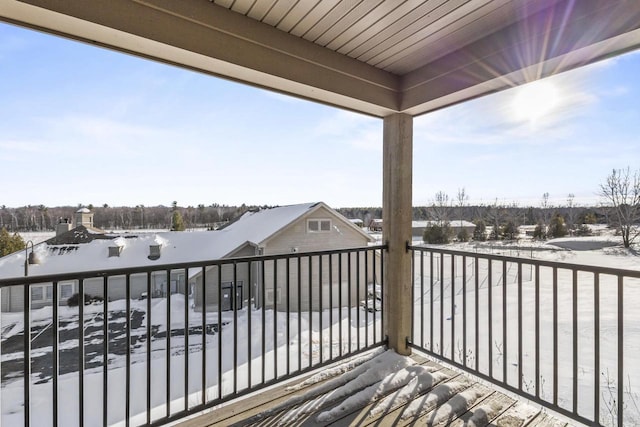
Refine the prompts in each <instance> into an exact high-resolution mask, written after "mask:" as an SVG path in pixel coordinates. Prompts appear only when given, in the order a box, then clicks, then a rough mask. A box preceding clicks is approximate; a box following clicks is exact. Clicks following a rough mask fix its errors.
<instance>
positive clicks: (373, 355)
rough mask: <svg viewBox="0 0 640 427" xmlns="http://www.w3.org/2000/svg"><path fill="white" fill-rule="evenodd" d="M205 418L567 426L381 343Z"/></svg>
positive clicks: (240, 422) (199, 422)
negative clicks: (377, 347)
mask: <svg viewBox="0 0 640 427" xmlns="http://www.w3.org/2000/svg"><path fill="white" fill-rule="evenodd" d="M181 425H183V426H184V427H201V426H211V427H214V426H217V427H219V426H267V425H268V426H289V425H296V426H327V425H336V426H368V425H375V426H405V425H428V426H445V425H446V426H460V427H462V426H470V427H472V426H476V427H478V426H486V425H499V426H526V425H531V426H534V425H553V426H557V427H563V426H567V423H566V422H564V421H561V420H559V419H555V418H553V417H552V416H551V415H549V413H547V412H543V411H541V410H540V408H539V407H537V406H533V405H530V404H528V403H525V402H523V401H517V400H515V399H513V398H512V397H509V396H506V395H504V394H502V393H500V392H498V391H495V390H492V389H491V388H490V387H489V386H487V385H485V384H481V383H479V382H477V381H475V380H474V379H473V378H471V377H470V376H468V375H465V374H461V373H459V372H456V371H453V370H451V369H448V368H445V367H443V366H441V365H439V364H438V363H436V362H434V361H431V360H427V359H426V358H425V357H422V356H421V355H419V354H415V353H414V355H412V356H410V357H407V356H400V355H398V354H397V353H395V352H394V351H392V350H386V351H383V350H382V349H377V350H374V351H371V352H368V353H366V354H365V355H360V356H355V357H353V358H351V359H349V360H347V361H345V362H342V363H340V364H338V365H334V366H332V367H330V368H325V369H323V370H322V371H320V372H319V373H317V374H315V375H310V376H306V377H301V378H300V379H299V380H297V381H294V382H293V384H291V383H290V384H288V385H282V386H278V387H276V388H273V389H270V390H268V391H265V392H263V393H260V394H258V395H254V396H252V397H251V398H248V399H242V400H239V401H237V402H235V403H232V404H230V405H228V406H225V407H222V408H219V409H216V410H213V411H212V412H209V413H207V414H205V415H201V416H199V417H196V418H193V419H191V420H189V421H187V422H186V423H184V424H181Z"/></svg>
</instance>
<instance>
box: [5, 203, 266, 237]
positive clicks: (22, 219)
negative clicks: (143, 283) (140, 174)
mask: <svg viewBox="0 0 640 427" xmlns="http://www.w3.org/2000/svg"><path fill="white" fill-rule="evenodd" d="M83 207H86V208H88V209H89V210H91V211H92V212H93V213H94V218H93V224H94V226H95V227H97V228H101V229H103V230H107V231H109V230H135V229H141V230H143V229H171V228H172V227H173V225H174V220H175V217H176V216H177V215H176V213H178V214H179V215H180V217H181V219H182V224H183V228H186V229H190V228H210V229H214V228H217V227H219V226H220V225H221V224H224V223H226V222H228V221H232V220H233V219H235V218H237V217H239V216H240V215H242V214H243V213H245V212H247V211H248V210H255V209H258V208H266V207H269V206H253V205H251V206H250V205H244V204H243V205H240V206H228V205H221V204H217V203H214V204H211V205H207V206H205V205H203V204H200V205H197V206H186V207H181V206H178V204H177V202H173V203H172V205H171V206H164V205H159V206H144V205H136V206H109V205H108V204H104V205H102V206H94V205H93V204H87V205H84V204H79V205H77V206H55V207H49V206H44V205H37V206H34V205H27V206H21V207H16V208H10V207H7V206H4V205H1V206H0V229H3V228H4V229H6V230H7V231H9V232H11V233H15V232H25V231H53V230H55V227H56V224H57V223H58V222H59V221H60V220H62V219H69V220H73V219H74V218H75V212H76V211H77V210H78V209H80V208H83Z"/></svg>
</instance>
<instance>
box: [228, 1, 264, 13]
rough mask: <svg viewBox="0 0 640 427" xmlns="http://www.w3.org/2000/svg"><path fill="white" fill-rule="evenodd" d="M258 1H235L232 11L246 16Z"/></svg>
mask: <svg viewBox="0 0 640 427" xmlns="http://www.w3.org/2000/svg"><path fill="white" fill-rule="evenodd" d="M257 1H258V0H235V1H234V2H233V6H232V7H231V10H233V11H234V12H237V13H240V14H242V15H246V14H247V13H248V12H249V11H250V10H251V8H252V7H253V6H254V4H255V3H256V2H257Z"/></svg>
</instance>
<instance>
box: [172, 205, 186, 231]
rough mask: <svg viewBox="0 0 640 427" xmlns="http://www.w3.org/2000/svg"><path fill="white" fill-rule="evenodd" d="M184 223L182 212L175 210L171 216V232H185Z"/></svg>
mask: <svg viewBox="0 0 640 427" xmlns="http://www.w3.org/2000/svg"><path fill="white" fill-rule="evenodd" d="M184 230H185V226H184V221H183V220H182V215H181V214H180V211H178V210H175V211H173V214H172V215H171V231H184Z"/></svg>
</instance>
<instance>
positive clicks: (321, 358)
mask: <svg viewBox="0 0 640 427" xmlns="http://www.w3.org/2000/svg"><path fill="white" fill-rule="evenodd" d="M322 286H323V285H322V255H320V256H319V257H318V322H319V326H318V328H319V332H320V334H319V335H320V339H319V342H320V363H322V362H323V361H324V355H323V349H324V336H323V333H322V332H323V331H322V326H323V325H322V323H323V322H322Z"/></svg>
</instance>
